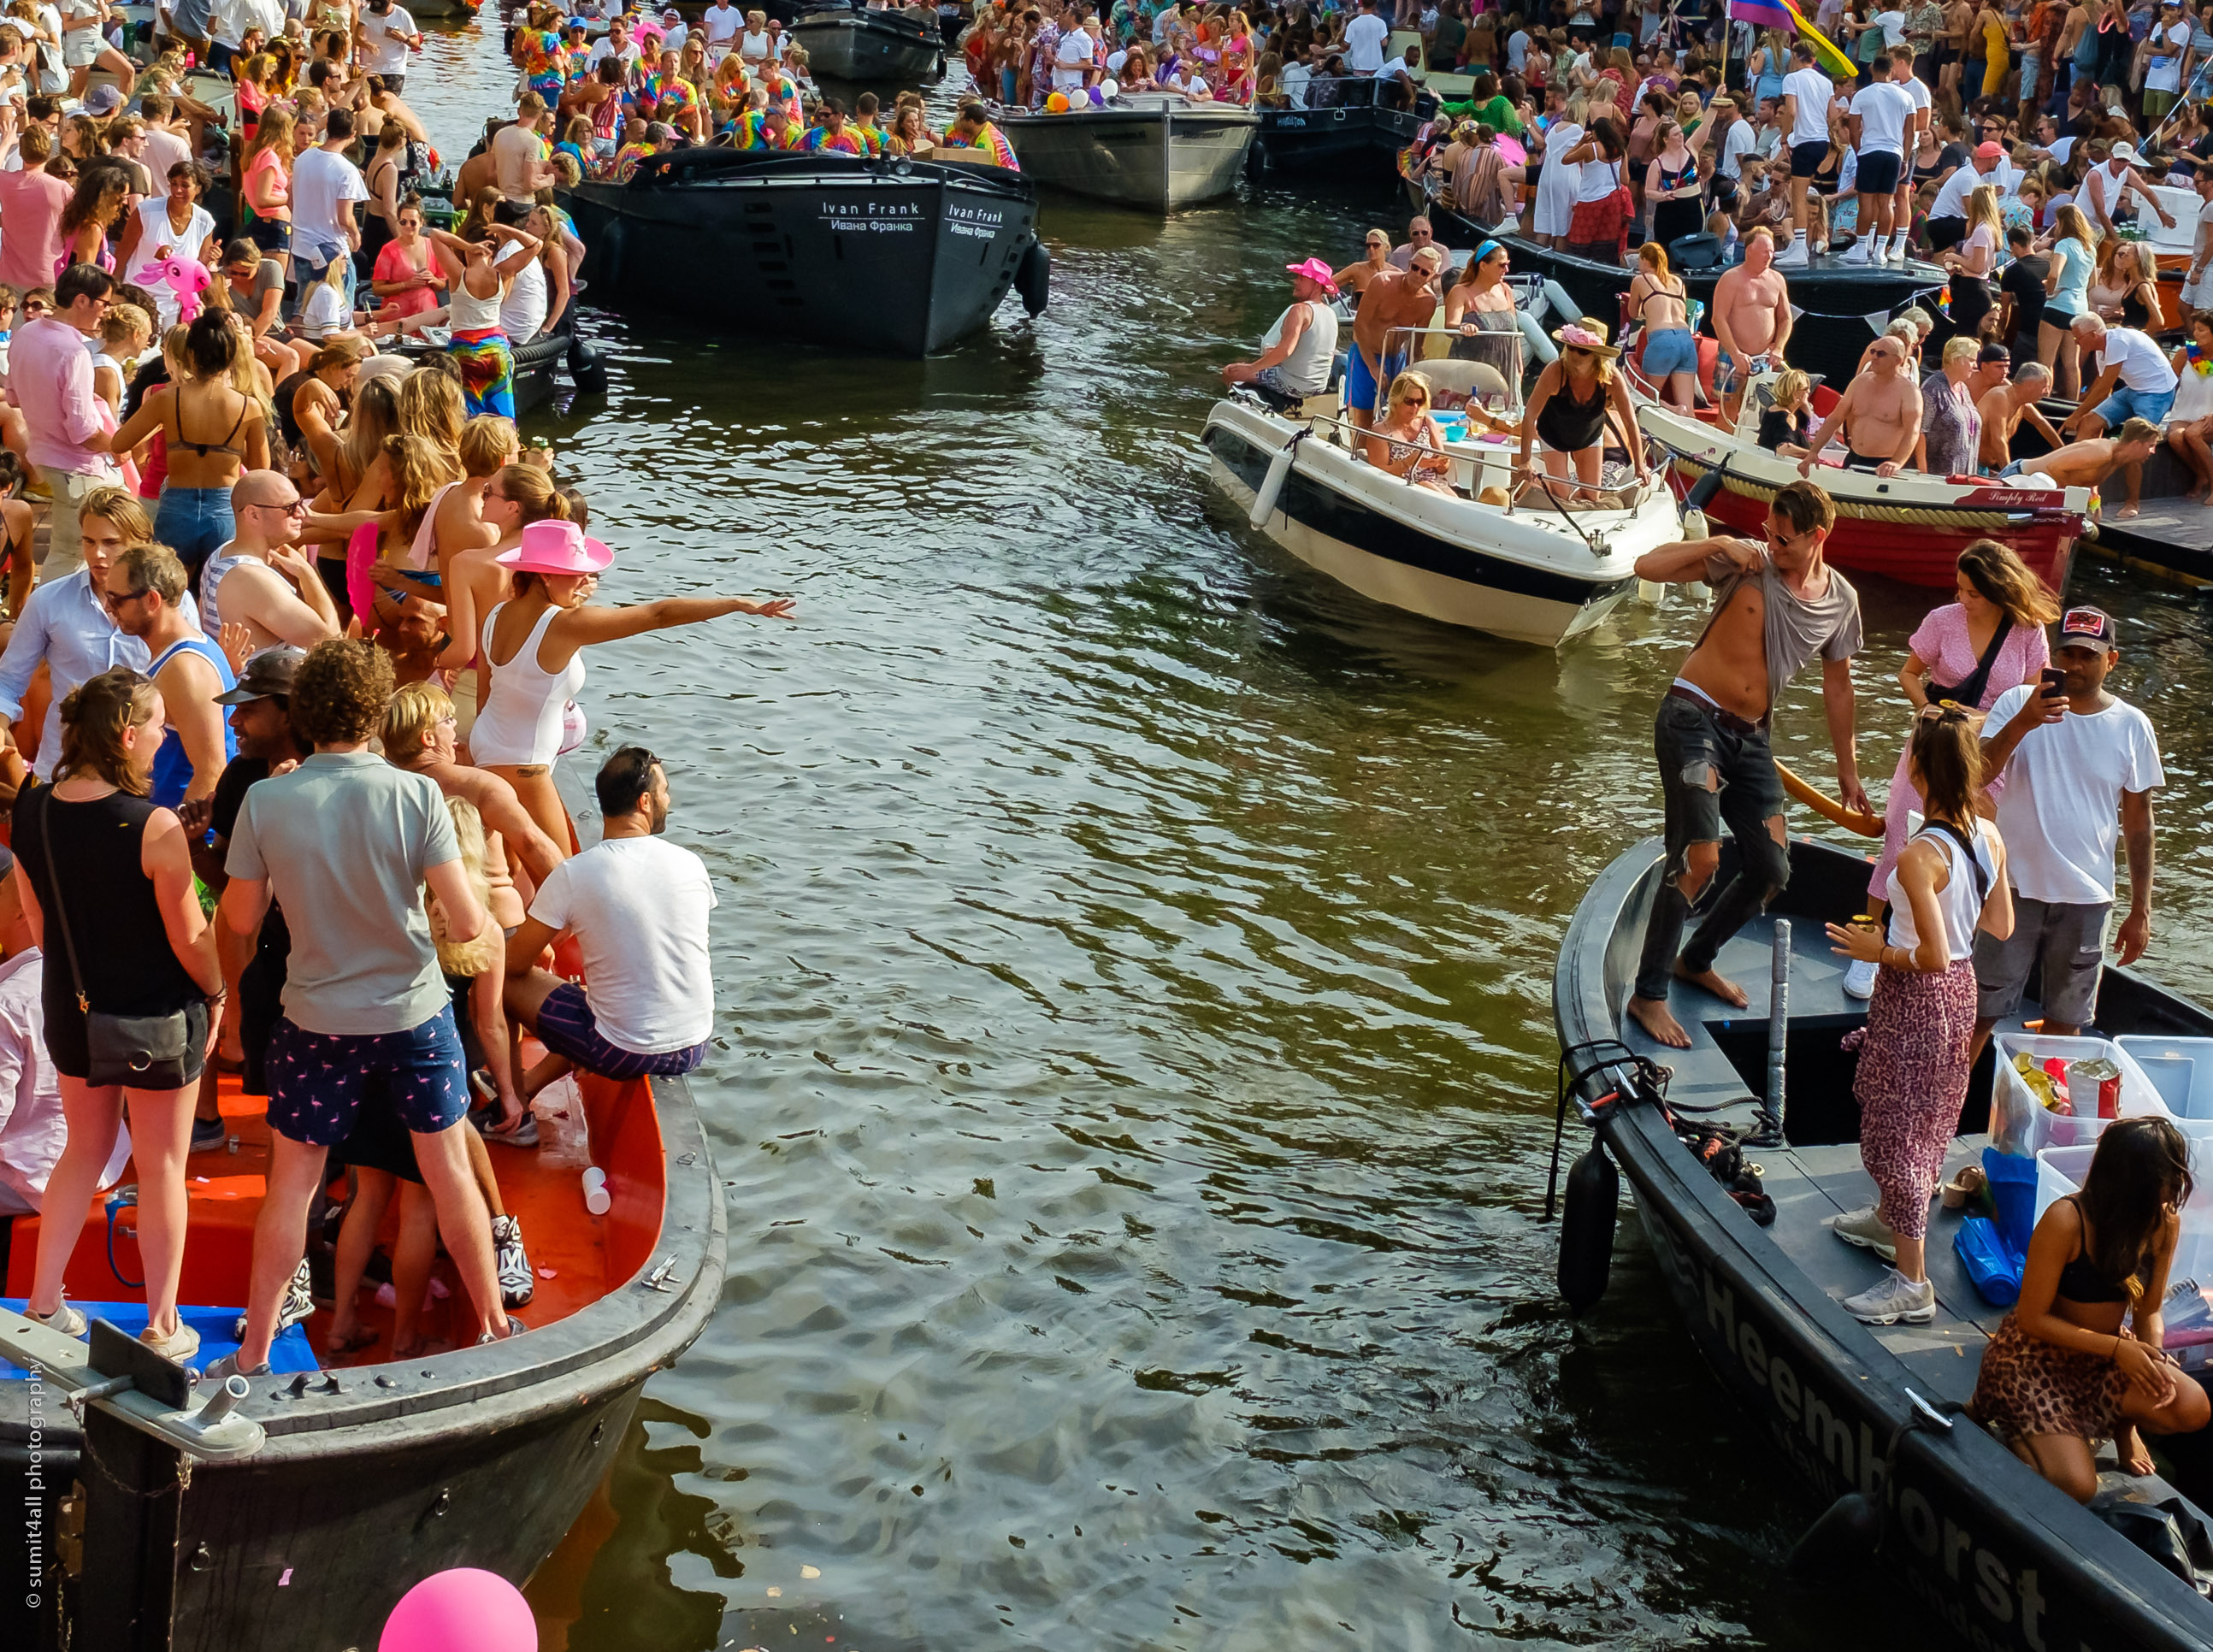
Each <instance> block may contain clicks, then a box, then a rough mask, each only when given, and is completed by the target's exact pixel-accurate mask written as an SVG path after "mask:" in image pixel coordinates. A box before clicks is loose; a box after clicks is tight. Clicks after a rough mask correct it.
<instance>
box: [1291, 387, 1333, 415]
mask: <svg viewBox="0 0 2213 1652" xmlns="http://www.w3.org/2000/svg"><path fill="white" fill-rule="evenodd" d="M1291 417H1292V418H1344V391H1342V390H1325V391H1323V392H1322V393H1320V395H1316V396H1308V398H1307V399H1305V400H1303V401H1302V402H1301V403H1300V404H1299V405H1297V406H1296V407H1295V408H1294V409H1293V410H1292V411H1291Z"/></svg>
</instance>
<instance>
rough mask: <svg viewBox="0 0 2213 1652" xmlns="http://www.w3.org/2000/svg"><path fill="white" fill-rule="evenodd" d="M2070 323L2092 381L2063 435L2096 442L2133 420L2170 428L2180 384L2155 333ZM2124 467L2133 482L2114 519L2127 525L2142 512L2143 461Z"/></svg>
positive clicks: (2079, 319)
mask: <svg viewBox="0 0 2213 1652" xmlns="http://www.w3.org/2000/svg"><path fill="white" fill-rule="evenodd" d="M2068 325H2069V326H2070V327H2072V328H2073V330H2074V333H2075V348H2076V351H2078V352H2079V353H2080V354H2081V356H2082V377H2083V379H2084V380H2085V381H2086V383H2085V384H2084V386H2083V389H2082V403H2081V405H2079V406H2077V407H2076V409H2075V411H2073V412H2071V413H2070V414H2069V415H2068V416H2067V417H2066V418H2065V419H2064V420H2062V421H2061V423H2060V426H2059V430H2060V434H2062V435H2063V436H2076V437H2088V438H2092V439H2094V438H2096V437H2098V436H2103V435H2105V434H2106V431H2107V430H2111V429H2112V428H2113V427H2114V426H2115V425H2117V424H2118V425H2123V426H2125V425H2126V424H2128V422H2129V421H2130V420H2131V419H2142V420H2143V421H2144V422H2146V423H2148V424H2150V425H2151V426H2152V427H2153V428H2154V429H2155V430H2163V429H2165V428H2166V425H2167V414H2168V413H2169V412H2170V411H2172V410H2173V406H2174V393H2175V390H2176V387H2177V386H2178V385H2179V382H2180V381H2179V380H2178V379H2177V378H2176V377H2175V375H2174V368H2173V365H2172V364H2171V363H2169V362H2168V361H2167V352H2166V351H2163V350H2161V348H2160V347H2159V346H2158V344H2155V343H2154V342H2153V341H2152V339H2151V338H2150V336H2149V334H2146V333H2142V332H2137V330H2136V329H2135V328H2134V327H2108V326H2106V323H2105V321H2104V320H2103V319H2102V318H2101V317H2100V316H2098V315H2096V314H2091V313H2089V312H2087V311H2086V312H2085V313H2084V314H2081V315H2078V316H2076V318H2075V319H2074V320H2073V321H2071V322H2070V323H2069V324H2068ZM2093 375H2095V376H2093ZM2037 468H2038V469H2039V470H2041V469H2043V468H2044V467H2043V466H2041V465H2039V466H2037ZM2121 468H2122V472H2123V474H2124V475H2125V476H2126V478H2127V479H2128V485H2129V498H2128V503H2126V504H2125V505H2123V506H2122V507H2121V508H2120V509H2119V510H2118V511H2117V512H2115V513H2114V515H2116V516H2117V517H2118V518H2119V520H2120V521H2128V520H2129V518H2130V517H2131V516H2133V515H2136V514H2137V510H2138V509H2140V506H2139V503H2138V500H2139V499H2140V497H2141V496H2142V494H2143V460H2140V459H2137V460H2124V461H2123V462H2122V466H2121Z"/></svg>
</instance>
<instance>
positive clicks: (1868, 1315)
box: [1844, 1268, 1936, 1325]
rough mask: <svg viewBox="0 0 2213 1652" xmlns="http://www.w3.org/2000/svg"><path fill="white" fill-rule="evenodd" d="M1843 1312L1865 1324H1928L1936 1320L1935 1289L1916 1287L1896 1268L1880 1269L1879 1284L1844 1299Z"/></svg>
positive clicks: (1927, 1283)
mask: <svg viewBox="0 0 2213 1652" xmlns="http://www.w3.org/2000/svg"><path fill="white" fill-rule="evenodd" d="M1844 1312H1845V1313H1847V1314H1850V1315H1851V1316H1852V1317H1853V1318H1854V1319H1856V1320H1860V1321H1861V1322H1862V1323H1863V1324H1866V1325H1896V1324H1897V1323H1898V1322H1899V1320H1905V1323H1906V1324H1908V1325H1927V1324H1928V1323H1929V1322H1930V1320H1934V1319H1935V1318H1936V1286H1934V1285H1932V1284H1930V1283H1929V1282H1928V1281H1927V1280H1926V1279H1923V1281H1922V1282H1921V1283H1919V1284H1915V1283H1913V1282H1912V1281H1911V1279H1908V1278H1907V1277H1905V1275H1904V1274H1902V1273H1900V1272H1899V1271H1898V1270H1897V1269H1896V1268H1886V1269H1884V1270H1883V1276H1882V1282H1881V1283H1880V1284H1877V1285H1875V1286H1872V1287H1870V1288H1869V1289H1866V1290H1863V1291H1862V1292H1861V1293H1860V1294H1859V1295H1856V1296H1847V1297H1845V1298H1844Z"/></svg>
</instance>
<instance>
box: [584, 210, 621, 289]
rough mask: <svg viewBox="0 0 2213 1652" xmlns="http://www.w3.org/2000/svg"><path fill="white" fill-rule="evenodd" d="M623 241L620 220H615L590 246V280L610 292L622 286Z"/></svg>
mask: <svg viewBox="0 0 2213 1652" xmlns="http://www.w3.org/2000/svg"><path fill="white" fill-rule="evenodd" d="M623 240H624V237H623V225H622V220H621V219H620V218H617V219H616V220H615V221H614V222H613V223H610V224H609V225H608V226H607V229H605V230H604V231H602V232H601V233H600V238H599V240H598V241H595V242H594V243H593V245H592V253H591V261H592V272H591V278H592V279H593V280H594V281H596V282H598V283H600V284H601V285H602V286H605V287H607V289H608V290H610V291H613V290H619V288H620V287H621V286H622V270H623Z"/></svg>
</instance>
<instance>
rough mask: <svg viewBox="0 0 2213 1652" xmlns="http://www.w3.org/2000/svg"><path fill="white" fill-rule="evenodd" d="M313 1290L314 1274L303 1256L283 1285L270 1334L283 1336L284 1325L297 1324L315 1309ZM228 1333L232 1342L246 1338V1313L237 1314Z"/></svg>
mask: <svg viewBox="0 0 2213 1652" xmlns="http://www.w3.org/2000/svg"><path fill="white" fill-rule="evenodd" d="M314 1311H315V1298H314V1274H313V1272H312V1271H310V1270H309V1269H308V1259H307V1258H306V1257H304V1256H303V1257H302V1258H301V1259H300V1265H299V1266H298V1267H297V1268H295V1269H294V1270H293V1271H292V1277H291V1279H290V1282H288V1283H286V1285H285V1287H284V1300H283V1301H282V1302H280V1303H278V1304H277V1329H276V1330H275V1331H274V1332H271V1333H270V1334H271V1335H272V1336H279V1337H281V1336H283V1334H284V1327H285V1326H288V1325H297V1324H299V1323H300V1321H301V1320H304V1319H306V1318H307V1317H308V1315H309V1314H313V1313H314ZM230 1334H231V1340H232V1341H234V1342H244V1341H245V1340H246V1315H244V1314H240V1315H239V1316H238V1320H237V1322H236V1323H235V1325H233V1326H231V1332H230Z"/></svg>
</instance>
